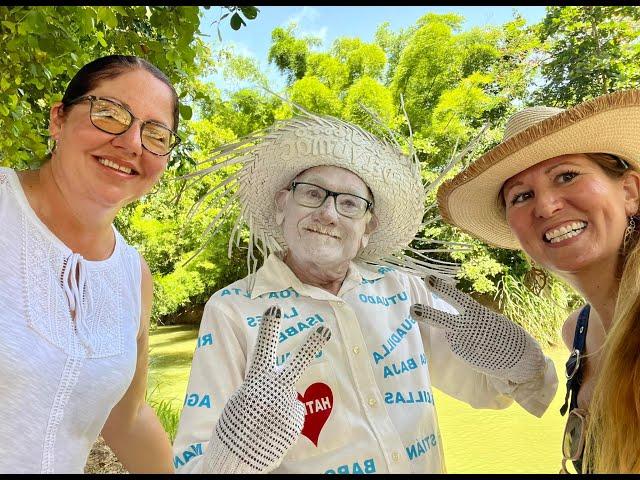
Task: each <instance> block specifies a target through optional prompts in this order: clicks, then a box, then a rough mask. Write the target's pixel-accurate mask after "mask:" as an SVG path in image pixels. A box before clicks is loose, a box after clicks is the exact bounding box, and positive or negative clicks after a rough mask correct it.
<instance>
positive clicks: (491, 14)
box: [200, 6, 545, 91]
mask: <svg viewBox="0 0 640 480" xmlns="http://www.w3.org/2000/svg"><path fill="white" fill-rule="evenodd" d="M258 8H259V9H260V12H259V13H258V16H257V18H256V19H255V20H250V21H247V26H246V27H242V28H241V29H240V30H238V31H235V30H232V29H231V27H230V26H229V21H228V20H229V18H228V17H227V18H226V19H224V20H223V21H222V23H221V25H220V33H221V35H222V46H225V47H233V49H234V51H235V52H236V53H239V54H242V55H246V56H250V57H253V58H255V59H256V60H257V63H258V65H259V67H260V70H261V71H262V72H263V73H266V74H267V77H268V78H269V81H270V86H271V88H272V89H274V90H276V91H278V90H282V89H283V88H284V86H285V80H284V77H283V76H282V75H281V74H280V73H279V72H278V71H277V69H276V67H275V66H274V65H270V64H269V63H268V60H267V56H268V53H269V48H270V46H271V31H272V30H273V29H274V28H275V27H278V26H282V27H285V26H287V25H288V24H289V23H290V22H292V21H293V22H295V23H297V25H298V28H297V30H296V32H297V35H298V36H306V35H313V36H316V37H320V38H321V39H322V40H323V45H322V46H321V47H319V48H318V50H321V51H323V50H326V49H328V48H330V47H331V45H332V43H333V41H334V40H335V39H336V38H338V37H343V36H346V37H358V38H360V39H361V40H363V41H365V42H371V41H373V38H374V34H375V31H376V29H377V27H378V26H379V25H380V24H382V23H383V22H385V21H388V22H389V25H390V28H391V29H392V30H393V31H398V30H399V29H401V28H406V27H408V26H410V25H413V24H414V23H415V22H416V20H417V19H418V18H420V17H421V16H422V15H424V14H425V13H427V12H433V13H449V12H455V13H458V14H460V15H462V16H463V17H464V18H465V19H466V22H465V23H464V29H469V28H472V27H474V26H481V25H487V24H491V25H500V24H502V23H505V22H506V21H509V20H511V19H512V18H513V16H514V11H517V12H518V13H520V14H521V15H522V16H523V17H524V18H525V19H526V20H527V23H529V24H532V23H536V22H538V21H540V20H541V19H542V18H543V17H544V14H545V7H544V6H539V7H535V6H533V7H532V6H526V7H524V6H513V7H510V6H478V7H471V6H466V7H456V6H422V7H413V6H395V7H385V6H383V7H325V6H312V7H302V6H298V7H289V6H258ZM204 12H205V15H204V18H203V19H202V21H201V24H200V27H201V31H202V32H203V33H205V34H207V35H209V36H208V37H205V38H206V39H207V40H208V41H209V42H210V44H211V47H212V50H213V51H214V52H215V51H217V50H218V49H219V48H220V45H221V44H220V41H219V40H218V32H217V28H216V26H215V25H212V24H213V22H214V21H215V20H217V19H218V18H219V16H220V13H221V8H220V7H217V6H212V7H211V8H210V9H209V10H204ZM212 80H213V81H214V82H215V83H216V86H218V88H220V89H221V90H223V91H225V90H234V89H235V88H237V86H236V85H234V84H230V83H227V82H226V81H225V80H224V79H223V78H222V76H221V75H215V76H214V77H213V78H212Z"/></svg>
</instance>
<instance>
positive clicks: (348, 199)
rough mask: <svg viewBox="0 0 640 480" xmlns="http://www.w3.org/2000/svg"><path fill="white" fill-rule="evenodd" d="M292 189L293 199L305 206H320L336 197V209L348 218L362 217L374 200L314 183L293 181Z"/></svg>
mask: <svg viewBox="0 0 640 480" xmlns="http://www.w3.org/2000/svg"><path fill="white" fill-rule="evenodd" d="M291 191H292V192H293V199H294V200H295V201H296V202H297V203H298V205H302V206H303V207H309V208H318V207H319V206H320V205H322V204H323V203H324V201H325V200H326V199H327V197H334V198H335V202H336V211H337V212H338V213H339V214H340V215H342V216H344V217H348V218H355V219H358V218H362V217H364V215H365V213H367V210H369V209H370V208H371V207H372V206H373V202H371V201H369V200H367V199H366V198H362V197H359V196H358V195H353V194H351V193H339V192H332V191H331V190H327V189H326V188H322V187H320V186H318V185H314V184H313V183H306V182H292V183H291Z"/></svg>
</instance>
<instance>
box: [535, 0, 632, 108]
mask: <svg viewBox="0 0 640 480" xmlns="http://www.w3.org/2000/svg"><path fill="white" fill-rule="evenodd" d="M639 21H640V7H637V6H595V5H589V6H557V7H556V6H554V7H547V14H546V16H545V18H544V21H543V22H542V24H541V25H540V27H539V35H540V38H541V40H542V41H544V42H545V45H544V50H545V53H546V61H545V63H544V65H543V67H542V74H543V76H544V79H545V83H544V85H543V87H542V88H541V89H539V90H538V92H537V95H536V101H537V102H541V103H542V104H545V105H552V106H560V107H566V106H569V105H574V104H576V103H578V102H581V101H583V100H587V99H589V98H592V97H595V96H598V95H603V94H605V93H609V92H611V91H614V90H616V89H620V88H630V87H636V88H637V87H638V82H639V81H640V67H639V65H640V62H639V61H640V49H639V48H638V39H639V38H640V29H639V28H638V25H639Z"/></svg>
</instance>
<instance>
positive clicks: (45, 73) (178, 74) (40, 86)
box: [0, 6, 207, 168]
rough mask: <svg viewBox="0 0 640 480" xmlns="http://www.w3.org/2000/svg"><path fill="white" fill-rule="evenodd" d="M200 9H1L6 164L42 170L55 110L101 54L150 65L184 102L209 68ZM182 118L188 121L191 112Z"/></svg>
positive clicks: (1, 158) (2, 158)
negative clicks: (136, 58)
mask: <svg viewBox="0 0 640 480" xmlns="http://www.w3.org/2000/svg"><path fill="white" fill-rule="evenodd" d="M199 25H200V13H199V10H198V8H197V7H144V6H135V7H124V6H116V7H100V6H97V7H72V6H65V7H23V6H13V7H0V50H1V51H2V52H3V55H2V56H0V72H1V73H0V164H1V165H9V166H12V167H17V168H25V167H29V166H36V165H38V164H39V163H40V162H41V161H42V159H43V158H44V157H45V154H46V138H47V137H48V131H47V127H48V120H49V108H50V106H51V105H52V104H53V103H54V102H55V101H57V100H60V98H61V97H62V93H63V92H64V88H65V87H66V85H67V83H68V82H69V80H70V79H71V77H72V76H73V75H74V74H75V72H76V71H77V70H78V69H79V68H80V67H81V66H82V65H84V64H85V63H87V62H89V61H91V60H93V59H94V58H97V57H99V56H102V55H106V54H112V53H121V54H134V55H138V56H141V57H143V58H146V59H148V60H149V61H151V62H152V63H153V64H155V65H156V66H157V67H158V68H160V69H161V70H162V71H164V72H165V73H166V74H167V76H168V77H169V78H170V79H171V80H172V81H173V82H174V84H175V85H176V87H177V90H178V92H179V94H180V95H181V97H182V98H184V96H185V95H187V94H188V93H189V92H190V82H191V79H192V78H195V77H196V76H197V75H198V74H199V73H200V72H201V71H202V70H203V69H206V67H207V60H206V58H207V57H206V54H205V52H206V47H205V45H204V43H203V42H202V41H201V40H200V39H199V38H198V37H197V35H198V33H199ZM181 113H182V114H183V117H189V116H190V109H189V108H188V107H187V106H186V105H185V106H183V107H182V109H181Z"/></svg>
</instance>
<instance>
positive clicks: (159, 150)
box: [67, 95, 180, 155]
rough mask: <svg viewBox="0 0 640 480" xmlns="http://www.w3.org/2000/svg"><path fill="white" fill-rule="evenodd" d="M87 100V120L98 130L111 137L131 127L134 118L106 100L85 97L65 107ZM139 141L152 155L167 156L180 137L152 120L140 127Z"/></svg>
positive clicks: (123, 109)
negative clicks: (88, 105) (89, 104)
mask: <svg viewBox="0 0 640 480" xmlns="http://www.w3.org/2000/svg"><path fill="white" fill-rule="evenodd" d="M85 100H89V102H91V108H90V110H89V118H90V119H91V123H92V124H93V126H94V127H96V128H97V129H98V130H102V131H103V132H106V133H111V134H113V135H121V134H123V133H124V132H126V131H127V130H129V127H131V125H133V121H134V120H136V117H135V116H134V115H133V113H131V112H130V111H129V110H127V109H126V108H125V107H124V106H123V105H120V104H119V103H116V102H114V101H113V100H110V99H108V98H102V97H95V96H93V95H86V96H84V97H78V98H76V99H74V100H71V101H70V102H69V103H68V104H67V105H73V104H75V103H79V102H83V101H85ZM140 139H141V141H142V146H143V147H144V148H145V149H146V150H148V151H150V152H151V153H153V154H154V155H168V154H169V153H171V150H173V148H174V147H175V146H176V145H178V144H179V143H180V137H178V134H177V133H175V132H174V131H173V130H171V129H170V128H167V127H165V126H164V125H162V124H161V123H158V122H155V121H153V120H147V121H144V122H142V124H141V125H140Z"/></svg>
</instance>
